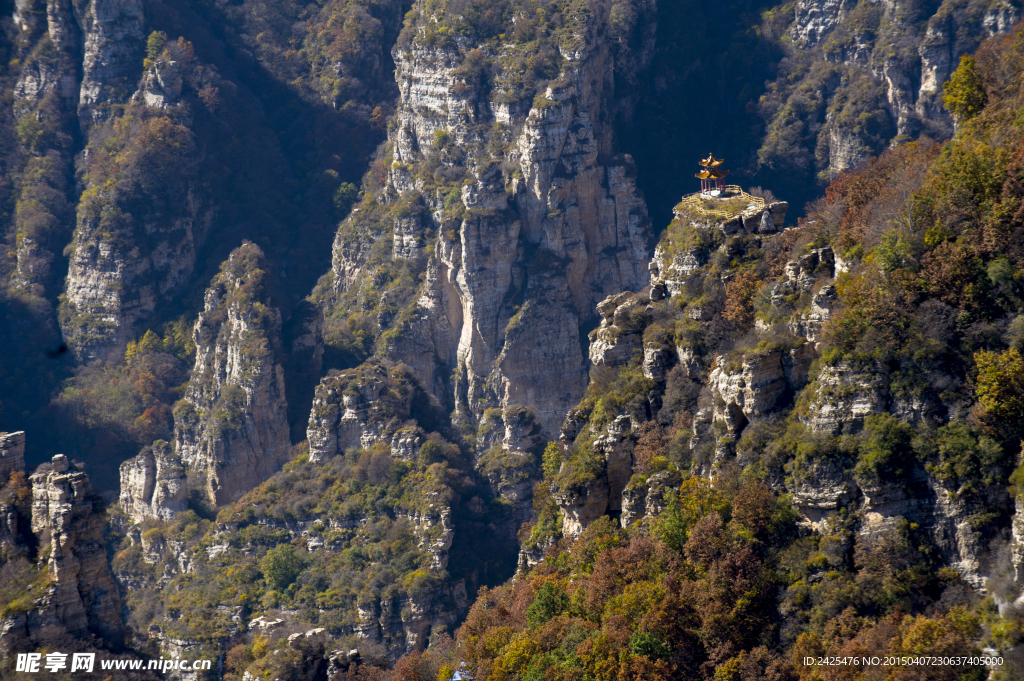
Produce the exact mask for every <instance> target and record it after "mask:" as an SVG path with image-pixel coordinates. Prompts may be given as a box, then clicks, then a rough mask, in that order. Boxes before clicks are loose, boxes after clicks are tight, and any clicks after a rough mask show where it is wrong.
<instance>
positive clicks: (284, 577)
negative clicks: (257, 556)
mask: <svg viewBox="0 0 1024 681" xmlns="http://www.w3.org/2000/svg"><path fill="white" fill-rule="evenodd" d="M304 563H305V561H303V560H302V556H300V555H299V554H298V552H297V551H296V550H295V547H294V546H292V545H291V544H280V545H278V546H275V547H274V548H272V549H270V550H269V551H267V555H265V556H264V557H263V560H262V561H260V572H262V573H263V578H264V579H265V580H267V586H271V587H274V588H275V589H278V590H279V591H280V590H284V589H287V588H288V585H290V584H291V583H292V582H294V581H295V578H296V577H298V576H299V573H301V572H302V568H303V567H304V566H305V565H304Z"/></svg>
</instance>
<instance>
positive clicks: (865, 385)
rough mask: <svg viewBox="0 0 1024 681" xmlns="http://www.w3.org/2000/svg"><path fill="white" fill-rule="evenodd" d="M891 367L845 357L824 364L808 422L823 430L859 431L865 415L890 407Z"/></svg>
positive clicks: (829, 431)
mask: <svg viewBox="0 0 1024 681" xmlns="http://www.w3.org/2000/svg"><path fill="white" fill-rule="evenodd" d="M888 406H889V369H888V367H887V366H886V365H885V364H884V363H882V362H877V361H876V362H867V363H861V362H856V361H854V360H849V359H844V360H840V361H839V362H838V363H837V364H835V365H832V366H829V365H826V366H823V367H822V369H821V373H819V374H818V378H817V380H816V381H815V390H814V394H813V396H812V397H811V402H810V404H809V405H808V409H807V413H808V416H807V420H806V423H807V426H808V427H809V428H810V429H811V430H814V431H817V432H823V433H841V432H846V433H855V432H858V431H860V429H861V428H862V427H863V426H864V418H865V417H867V416H869V415H870V414H877V413H880V412H884V411H887V410H888Z"/></svg>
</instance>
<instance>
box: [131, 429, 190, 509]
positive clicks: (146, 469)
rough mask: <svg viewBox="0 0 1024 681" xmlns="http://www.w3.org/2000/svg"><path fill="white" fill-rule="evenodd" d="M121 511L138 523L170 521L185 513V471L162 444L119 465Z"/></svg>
mask: <svg viewBox="0 0 1024 681" xmlns="http://www.w3.org/2000/svg"><path fill="white" fill-rule="evenodd" d="M120 502H121V510H122V511H124V512H125V513H126V514H128V515H129V516H131V517H132V518H134V519H135V520H136V521H142V520H143V519H145V518H156V519H158V520H173V519H174V517H175V516H176V515H177V514H178V513H181V512H182V511H184V510H185V508H186V506H187V503H188V486H187V483H186V476H185V467H184V466H183V465H182V463H181V458H180V457H178V456H177V455H176V454H175V453H174V451H173V448H172V445H170V444H169V443H167V442H164V441H163V440H158V441H156V442H154V443H153V447H152V448H150V449H148V450H147V451H144V452H142V453H141V454H139V455H138V456H136V457H135V458H132V459H128V460H127V461H125V462H124V463H123V464H121V497H120Z"/></svg>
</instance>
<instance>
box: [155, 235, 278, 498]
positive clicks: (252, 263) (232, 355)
mask: <svg viewBox="0 0 1024 681" xmlns="http://www.w3.org/2000/svg"><path fill="white" fill-rule="evenodd" d="M266 268H267V264H266V261H265V260H264V259H263V252H262V251H261V250H260V249H259V248H258V247H257V246H255V245H254V244H244V245H242V246H240V247H239V248H237V249H235V250H234V251H233V252H232V254H231V257H230V258H229V259H228V260H227V261H225V262H224V264H223V265H222V266H221V272H220V274H218V275H217V276H216V277H214V279H213V281H212V282H211V283H210V288H208V289H207V291H206V296H205V300H204V305H203V312H202V313H201V314H200V315H199V319H198V320H197V321H196V325H195V329H194V331H193V338H194V339H195V343H196V348H197V350H196V361H195V366H194V367H193V369H192V377H191V379H190V380H189V384H188V388H187V390H186V391H185V397H184V398H183V399H182V400H181V401H180V402H179V403H178V404H177V405H176V406H175V409H174V447H175V454H176V456H177V457H179V458H180V459H181V462H182V463H183V464H184V465H185V466H186V468H187V469H188V470H189V472H190V474H191V476H192V477H194V478H195V480H196V482H195V485H196V487H197V489H198V490H200V494H201V495H202V496H205V498H206V499H207V500H208V501H209V502H210V503H213V504H214V505H217V506H221V505H223V504H226V503H229V502H231V501H235V500H236V499H238V498H239V497H241V496H242V495H243V494H245V493H246V492H247V491H249V490H250V489H252V488H253V487H255V486H256V485H258V484H259V483H260V482H261V481H263V480H265V479H267V478H268V477H270V475H271V474H273V473H274V471H276V470H277V469H278V468H279V467H280V466H281V464H282V463H284V462H285V461H287V460H288V458H289V455H290V448H291V442H290V440H289V438H288V418H287V403H286V399H285V385H284V370H283V369H282V367H281V361H282V358H281V355H282V346H281V313H280V312H278V310H277V308H276V307H274V306H273V304H272V303H271V301H270V297H269V296H270V293H269V291H268V289H267V285H268V281H267V280H266V277H267V272H266ZM141 500H142V501H144V502H145V501H146V500H145V496H144V495H143V497H142V499H141ZM150 503H151V502H150Z"/></svg>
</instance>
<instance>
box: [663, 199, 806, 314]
mask: <svg viewBox="0 0 1024 681" xmlns="http://www.w3.org/2000/svg"><path fill="white" fill-rule="evenodd" d="M788 212H789V203H787V202H785V201H774V202H772V203H770V204H767V205H764V206H761V205H758V204H750V205H749V206H748V207H747V209H746V210H744V211H743V212H741V213H739V214H737V215H734V216H732V217H730V218H727V219H722V220H713V219H710V218H709V219H707V220H700V221H698V220H695V219H694V217H693V216H692V215H691V214H684V213H683V212H681V210H676V211H675V218H676V219H677V220H687V221H688V222H689V226H690V227H691V228H692V229H694V230H696V232H697V233H698V234H699V235H701V236H702V240H709V239H708V237H709V236H710V233H711V232H712V231H717V232H721V233H722V234H724V235H726V236H742V235H748V234H772V233H774V232H777V231H779V230H781V229H782V228H783V227H784V225H785V222H786V214H787V213H788ZM707 262H708V252H707V250H706V249H703V248H681V249H679V248H673V244H671V242H670V240H667V239H666V240H663V241H662V242H661V243H659V244H658V245H657V247H655V249H654V257H653V258H652V259H651V262H650V263H649V264H648V270H649V271H650V273H651V298H652V300H660V299H661V296H664V295H668V296H670V297H671V296H676V295H679V293H681V292H682V290H683V285H684V284H685V283H686V280H687V278H688V277H689V276H690V274H691V273H693V272H696V271H697V270H699V269H701V268H702V267H703V266H704V265H706V264H707Z"/></svg>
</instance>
